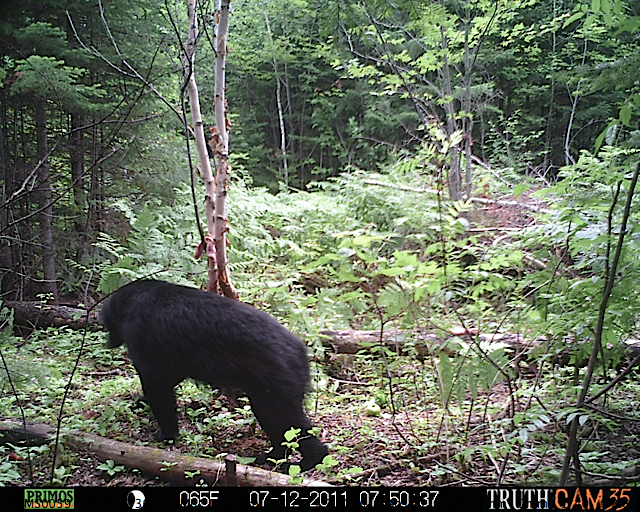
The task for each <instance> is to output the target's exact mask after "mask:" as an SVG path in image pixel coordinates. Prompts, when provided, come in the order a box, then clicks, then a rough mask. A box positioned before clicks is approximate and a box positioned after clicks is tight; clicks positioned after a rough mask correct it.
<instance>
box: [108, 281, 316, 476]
mask: <svg viewBox="0 0 640 512" xmlns="http://www.w3.org/2000/svg"><path fill="white" fill-rule="evenodd" d="M101 318H102V322H103V323H104V325H105V327H106V328H107V330H108V331H109V346H110V347H117V346H119V345H122V344H123V343H124V344H125V345H126V346H127V349H128V352H129V356H130V357H131V360H132V361H133V364H134V365H135V367H136V370H137V371H138V374H139V376H140V382H141V384H142V390H143V393H144V397H145V399H146V401H147V402H148V403H149V406H150V407H151V411H152V412H153V414H154V416H155V418H156V420H157V422H158V424H159V426H160V432H159V433H158V434H159V436H158V437H159V438H160V439H174V438H176V437H177V435H178V420H177V416H176V403H175V395H174V392H173V388H174V386H175V385H176V384H178V383H179V382H181V381H183V380H184V379H186V378H188V377H190V378H193V379H196V380H198V381H201V382H205V383H207V384H210V385H211V386H213V387H216V388H239V389H242V390H243V391H244V392H245V393H246V394H247V395H248V396H249V400H250V401H251V408H252V409H253V413H254V414H255V416H256V418H257V419H258V421H259V422H260V425H261V426H262V428H263V429H264V431H265V432H266V433H267V435H268V436H269V440H270V441H271V445H272V447H273V449H272V450H271V451H270V452H269V454H268V456H269V458H274V459H281V458H282V457H283V456H284V450H285V449H284V448H283V446H282V441H283V440H284V433H285V432H286V431H287V430H289V429H290V428H291V427H296V428H300V429H302V432H301V439H300V441H299V443H300V452H301V453H302V456H303V458H302V462H301V463H300V465H301V467H302V469H303V470H307V469H310V468H313V467H315V465H316V464H318V463H319V462H321V461H322V459H323V458H324V456H325V455H327V453H328V451H327V447H326V446H325V445H324V444H322V443H321V442H320V441H319V440H318V439H317V438H316V437H314V436H312V435H311V434H309V433H308V429H309V428H311V422H310V421H309V418H307V416H306V415H305V413H304V411H303V409H302V402H303V398H304V393H305V391H306V389H307V387H308V384H309V380H310V375H309V361H308V359H307V348H306V346H305V345H304V343H302V341H300V340H299V339H298V338H296V337H295V336H294V335H293V334H292V333H291V332H289V331H288V330H287V329H285V328H284V327H283V326H282V325H281V324H280V323H278V322H277V321H276V320H275V319H274V318H272V317H271V316H269V315H268V314H267V313H265V312H264V311H260V310H258V309H255V308H253V307H252V306H249V305H248V304H245V303H243V302H238V301H236V300H233V299H229V298H226V297H223V296H221V295H218V294H215V293H209V292H205V291H201V290H197V289H195V288H189V287H187V286H179V285H176V284H171V283H167V282H164V281H154V280H141V281H135V282H133V283H130V284H127V285H125V286H123V287H122V288H120V289H119V290H117V291H116V292H115V293H114V294H113V295H111V296H110V297H109V298H108V299H107V300H106V302H105V304H104V306H103V307H102V312H101ZM262 459H264V456H263V457H262Z"/></svg>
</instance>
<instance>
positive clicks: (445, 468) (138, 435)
mask: <svg viewBox="0 0 640 512" xmlns="http://www.w3.org/2000/svg"><path fill="white" fill-rule="evenodd" d="M472 222H474V223H476V222H477V224H480V225H481V226H483V227H486V228H490V227H491V226H499V227H501V228H505V227H507V228H515V227H523V226H525V225H528V224H529V223H531V222H532V218H531V217H530V214H529V213H528V212H527V211H525V210H522V209H520V208H515V207H511V208H504V207H499V206H496V205H488V206H487V207H486V208H483V209H480V210H476V211H475V212H474V214H473V217H472ZM488 233H490V231H489V232H488ZM481 236H482V235H481ZM487 236H488V237H491V238H495V236H498V235H495V236H492V235H491V234H488V235H487ZM123 357H124V352H123ZM363 357H368V359H367V360H366V361H367V362H363V361H365V360H364V359H361V356H359V355H354V356H345V357H344V358H342V359H339V360H338V361H333V371H331V368H329V367H330V366H331V365H332V363H331V361H326V367H323V370H325V371H326V372H327V373H328V374H329V377H328V379H327V382H325V383H324V385H323V388H324V389H323V390H321V391H317V392H314V393H312V394H311V395H310V397H309V400H308V404H307V410H308V412H309V415H310V417H311V419H312V422H313V423H314V424H315V425H317V426H318V427H319V428H320V433H319V437H320V439H321V440H323V442H325V443H327V444H328V446H329V448H330V453H331V455H332V457H333V459H335V461H337V464H336V465H335V466H334V467H332V468H331V469H329V470H326V471H324V472H321V471H318V470H312V471H309V472H307V473H305V475H304V476H305V477H308V478H311V479H314V480H319V481H325V482H327V483H330V484H333V485H353V486H355V485H357V486H421V487H424V486H446V485H453V486H463V485H464V486H492V485H497V484H499V483H501V484H515V483H528V484H538V485H543V484H545V483H546V484H552V483H553V482H554V481H557V480H556V478H557V472H558V468H559V467H560V466H561V464H562V455H563V446H564V442H565V440H566V434H565V433H564V432H563V431H562V426H561V425H560V424H559V423H558V422H557V421H555V416H554V412H553V410H548V411H547V412H548V416H549V417H550V418H552V419H551V420H549V421H548V422H547V423H545V424H544V425H538V427H539V428H538V430H537V431H536V432H535V433H536V435H537V436H538V437H537V439H536V440H535V441H534V440H533V439H534V436H533V431H532V435H531V437H530V438H529V439H528V440H524V441H523V442H522V443H513V444H511V448H510V449H506V451H505V445H508V441H509V439H513V438H514V436H518V429H517V428H516V427H514V425H513V423H512V421H511V415H510V414H509V408H510V407H514V410H515V411H524V412H525V413H526V411H527V407H529V405H530V403H531V402H530V400H531V398H530V396H531V395H527V393H526V392H524V393H522V394H519V391H523V390H524V391H526V390H527V389H531V387H532V386H534V382H535V379H536V376H535V373H534V372H529V373H528V374H523V375H521V376H520V377H519V379H517V381H514V382H517V384H516V389H513V387H512V388H511V389H510V388H509V386H508V385H507V383H506V381H502V382H497V383H496V384H495V385H493V386H492V387H491V389H490V391H489V392H488V393H487V392H485V391H482V390H478V393H477V395H476V396H471V394H470V392H467V396H466V400H465V401H464V403H462V404H460V405H459V406H455V407H453V409H455V410H452V409H450V410H448V411H446V412H444V411H443V407H442V404H441V401H440V400H439V398H438V395H437V393H438V392H437V389H438V388H437V386H436V385H434V384H433V381H432V382H431V384H430V385H431V387H430V388H429V385H428V384H427V385H425V384H424V382H425V381H426V380H425V377H424V375H425V374H429V372H430V373H431V374H434V373H435V372H434V371H433V370H429V368H425V366H426V365H425V364H423V363H421V362H419V361H417V360H415V359H411V358H408V357H404V358H402V360H401V361H400V362H399V364H398V366H396V367H394V368H395V369H394V373H393V378H396V377H397V378H398V379H400V380H401V381H402V382H403V383H404V384H402V385H401V386H400V387H401V388H402V389H401V390H399V391H397V390H396V391H394V393H397V396H395V397H394V398H393V401H394V404H396V405H395V407H396V409H395V411H394V410H393V408H392V407H391V405H390V404H389V403H386V404H383V407H382V410H381V411H380V414H379V415H375V414H374V415H371V414H369V411H366V412H365V406H366V404H367V403H370V402H371V397H372V396H374V395H375V391H376V389H378V390H382V392H383V393H387V392H388V391H389V388H388V379H387V378H386V377H384V372H380V374H379V375H378V376H377V377H374V378H373V379H372V378H371V375H372V374H371V373H368V374H367V373H366V372H365V374H364V375H363V373H362V371H363V367H364V366H365V365H366V364H369V365H371V364H372V363H371V361H372V360H374V363H373V364H376V363H375V358H373V359H372V357H371V355H369V356H363ZM321 366H322V364H321ZM380 367H381V365H380V364H379V363H378V368H380ZM105 369H106V368H105ZM121 369H122V366H120V370H118V371H121ZM369 370H371V366H369ZM556 370H557V369H554V370H553V371H554V372H555V371H556ZM557 371H562V370H557ZM126 374H127V377H128V378H132V379H133V378H135V377H136V374H135V371H134V370H133V368H132V367H129V370H128V371H126ZM97 378H98V379H100V378H104V379H108V378H109V377H108V376H106V377H97ZM412 379H413V381H421V380H422V383H421V384H420V385H419V386H416V387H415V388H413V389H412V388H411V385H407V383H411V382H412ZM396 385H397V383H396V384H394V386H396ZM198 389H199V392H198V393H196V394H197V397H196V398H193V396H194V395H193V394H191V395H189V394H188V393H182V392H179V393H178V414H179V423H180V429H181V437H180V438H179V439H178V440H177V441H176V443H175V444H174V445H172V446H167V445H163V444H162V443H156V442H155V441H154V440H153V435H154V433H155V428H156V426H155V422H154V421H153V417H152V414H151V412H150V411H149V409H148V408H146V409H144V410H139V411H136V413H137V415H138V417H139V418H140V421H132V422H130V423H129V422H127V421H120V423H119V425H118V426H117V428H115V429H114V428H113V426H111V427H110V429H111V430H112V431H115V432H116V435H115V437H116V438H117V439H118V440H120V441H124V442H136V441H137V442H140V441H142V442H143V443H144V444H148V445H150V446H156V447H159V448H162V449H166V450H175V451H179V452H182V453H185V454H191V455H196V456H200V455H204V456H208V457H215V456H216V454H225V453H234V454H236V455H237V456H239V457H251V456H255V455H256V454H258V453H261V452H263V451H265V450H267V449H268V448H269V443H268V439H267V438H266V436H265V434H264V433H263V432H262V430H261V429H260V428H259V427H256V425H255V423H254V422H253V419H252V416H251V414H250V412H249V411H248V401H247V400H246V399H244V398H241V399H240V400H239V401H238V404H239V405H238V406H237V407H234V405H233V404H232V403H231V402H229V400H228V399H227V398H226V397H225V396H224V395H219V396H218V395H215V394H212V393H211V392H210V390H209V388H207V387H206V386H202V387H201V388H200V387H199V388H198ZM534 389H535V387H534ZM134 392H135V390H131V394H132V396H133V395H134V394H135V393H134ZM617 392H618V393H622V395H621V396H618V397H617V398H616V400H615V402H614V401H612V404H614V403H615V404H616V406H618V407H621V406H622V407H625V408H626V409H627V410H615V411H613V412H612V413H611V414H613V415H614V416H615V417H616V418H617V420H618V421H619V425H618V427H619V428H615V429H610V430H607V429H605V428H602V425H598V424H596V427H595V428H594V434H593V435H592V439H593V441H594V442H596V443H598V446H607V447H608V450H607V451H606V452H604V453H603V452H602V451H598V450H594V456H596V457H599V458H600V461H601V462H602V460H603V459H604V460H610V461H611V464H616V463H617V462H620V461H630V460H635V459H638V458H639V455H640V454H639V453H638V450H637V448H636V446H637V445H636V443H635V433H636V432H638V431H640V422H639V421H635V420H634V419H632V418H633V416H634V410H633V407H634V406H633V404H634V403H635V396H634V395H633V391H631V392H629V391H628V390H627V391H621V390H617ZM74 393H75V394H76V395H77V396H76V398H80V399H81V397H82V394H81V393H82V390H77V389H76V390H74ZM625 393H626V395H625ZM527 396H529V398H526V397H527ZM551 396H553V393H551ZM413 397H416V400H413ZM540 398H541V396H537V397H536V398H535V399H534V400H537V401H538V402H539V403H540V404H541V405H542V408H543V409H544V408H545V407H548V406H549V404H551V407H552V406H553V399H551V400H550V401H545V403H544V404H543V402H542V401H541V400H540ZM547 398H548V396H547ZM115 399H116V398H114V397H112V398H109V400H115ZM542 400H543V401H544V400H545V399H544V398H542ZM108 403H109V402H108V401H107V400H105V401H104V402H103V404H108ZM92 407H94V406H92ZM545 410H546V409H545ZM196 411H199V412H196ZM82 414H84V415H85V417H86V418H90V417H92V416H93V415H94V414H99V413H95V411H94V410H93V409H92V408H91V407H87V410H84V411H83V412H82ZM207 422H209V423H207ZM198 423H199V425H196V424H198ZM202 424H206V425H208V427H207V428H206V429H205V432H206V434H201V432H203V429H202V428H201V427H202ZM603 424H604V423H603ZM496 425H497V426H496ZM106 435H107V437H114V436H113V435H112V432H111V433H110V432H107V433H106ZM520 435H521V434H520ZM194 440H195V441H194ZM492 446H495V450H492ZM478 447H482V448H481V449H480V450H479V449H478ZM212 454H213V455H212ZM48 460H50V459H49V458H48V457H45V456H43V457H42V458H41V459H40V460H38V459H36V461H35V465H36V470H37V471H38V473H39V474H46V472H47V471H46V464H48V462H47V461H48ZM39 463H41V464H42V467H38V464H39ZM63 463H64V464H65V465H66V466H67V467H68V468H70V471H69V473H68V474H67V475H66V476H65V480H64V484H65V485H66V486H149V485H159V484H160V482H159V481H158V480H157V479H153V478H148V477H145V476H144V475H142V474H140V473H139V472H138V471H135V470H134V471H132V470H127V469H126V468H124V467H121V468H119V469H118V471H116V472H113V474H108V473H107V472H105V471H103V470H100V469H98V466H99V465H100V461H98V460H97V459H96V458H95V457H94V456H93V455H92V454H90V453H69V452H65V454H64V462H63ZM350 470H351V471H352V472H350ZM498 475H502V477H500V478H499V477H498ZM598 476H599V475H595V474H594V475H592V477H593V478H597V477H598ZM161 485H166V484H161Z"/></svg>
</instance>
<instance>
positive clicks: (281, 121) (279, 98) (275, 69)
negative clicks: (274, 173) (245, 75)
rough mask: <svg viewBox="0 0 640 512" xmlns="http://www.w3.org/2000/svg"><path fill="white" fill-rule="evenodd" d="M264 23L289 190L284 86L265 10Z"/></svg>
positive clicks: (286, 185) (284, 168)
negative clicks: (269, 46) (268, 43)
mask: <svg viewBox="0 0 640 512" xmlns="http://www.w3.org/2000/svg"><path fill="white" fill-rule="evenodd" d="M264 21H265V24H266V26H267V34H268V35H269V42H270V43H271V53H272V59H271V62H272V65H273V74H274V75H275V78H276V104H277V105H278V123H279V125H280V152H281V153H282V172H283V177H284V186H285V188H289V166H288V163H287V137H286V128H285V124H284V112H283V109H282V92H281V89H282V84H281V80H280V73H279V72H278V62H277V60H276V57H275V46H274V45H273V35H272V34H271V25H270V24H269V15H268V14H267V9H266V8H265V10H264Z"/></svg>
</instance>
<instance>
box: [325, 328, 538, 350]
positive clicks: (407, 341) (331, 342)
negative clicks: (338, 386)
mask: <svg viewBox="0 0 640 512" xmlns="http://www.w3.org/2000/svg"><path fill="white" fill-rule="evenodd" d="M320 334H321V337H322V342H323V345H324V346H325V347H327V348H329V349H330V350H331V351H332V352H333V353H335V354H355V353H357V352H358V351H360V350H363V349H366V348H367V347H371V346H379V345H380V343H381V342H382V344H383V345H384V346H385V347H386V348H388V349H389V350H391V351H393V352H396V353H398V354H401V353H402V352H403V351H405V350H407V349H408V348H409V347H411V348H412V350H415V352H416V354H417V355H418V356H420V357H424V356H426V355H428V354H434V353H437V352H438V351H441V350H442V351H445V352H446V353H447V354H448V355H449V356H453V355H455V354H456V352H455V351H454V350H452V349H450V348H449V347H448V346H447V343H448V342H449V340H451V339H452V338H456V337H457V338H462V339H466V340H467V341H470V340H471V338H475V337H476V336H477V337H478V338H479V339H480V340H481V341H493V342H496V343H498V342H499V343H506V344H507V345H510V346H511V347H512V348H513V350H514V351H516V352H518V353H519V352H522V351H524V350H528V349H529V348H531V346H532V343H531V342H529V343H528V344H527V343H525V340H524V339H523V337H522V336H521V335H518V334H497V333H496V334H491V333H480V334H475V333H466V332H465V333H457V332H452V333H446V334H445V335H443V336H440V335H438V334H435V333H430V332H425V331H410V330H404V329H402V330H401V329H398V330H385V331H383V332H382V338H381V335H380V331H357V330H354V329H340V330H335V331H330V330H326V331H322V332H321V333H320Z"/></svg>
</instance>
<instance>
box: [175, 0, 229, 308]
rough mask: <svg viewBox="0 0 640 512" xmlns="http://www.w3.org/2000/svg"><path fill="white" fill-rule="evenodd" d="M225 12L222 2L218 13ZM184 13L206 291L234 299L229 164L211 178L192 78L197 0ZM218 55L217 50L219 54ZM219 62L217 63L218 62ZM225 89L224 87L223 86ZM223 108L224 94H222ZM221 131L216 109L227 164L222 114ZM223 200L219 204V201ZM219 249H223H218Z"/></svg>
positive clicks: (215, 136)
mask: <svg viewBox="0 0 640 512" xmlns="http://www.w3.org/2000/svg"><path fill="white" fill-rule="evenodd" d="M223 9H224V2H223V6H222V9H221V11H222V10H223ZM187 12H188V15H189V34H188V37H187V43H186V46H185V56H184V62H183V72H184V76H185V81H186V83H187V94H188V95H189V104H190V105H191V120H192V123H193V133H194V137H195V141H196V148H197V150H198V158H199V160H200V175H201V177H202V180H203V181H204V187H205V198H204V207H205V215H206V219H207V236H206V237H205V243H206V254H207V257H208V275H209V279H208V285H207V289H208V290H209V291H213V292H216V293H217V292H219V291H220V289H222V292H223V293H224V295H227V296H229V297H234V298H237V295H238V294H237V292H236V290H235V288H234V287H233V285H232V284H231V282H230V280H229V272H228V262H227V256H226V231H227V226H226V224H227V222H226V208H225V200H226V194H227V185H228V164H227V167H226V176H227V178H226V180H220V179H219V174H220V165H218V169H217V175H216V177H215V178H214V176H213V172H212V169H211V162H210V161H209V155H208V152H207V142H206V138H205V135H204V125H203V123H202V113H201V111H200V98H199V95H198V86H197V84H196V78H195V49H196V44H197V40H198V18H197V13H196V0H187ZM226 12H227V23H228V15H229V2H228V0H227V2H226ZM221 18H222V14H220V15H219V19H220V21H219V26H218V41H220V38H221V37H220V34H221V32H224V36H223V39H224V48H225V51H226V32H227V29H226V27H225V28H224V31H223V30H222V28H221V26H222V25H221V24H222V19H221ZM218 53H219V50H218ZM217 60H218V58H217V59H216V62H217ZM222 69H223V74H222V83H223V84H224V63H223V68H222ZM217 71H218V66H217V64H216V102H217V98H218V93H217V91H218V73H217ZM223 87H224V85H223ZM223 104H224V93H223ZM222 126H223V130H222V132H221V131H220V122H219V121H218V107H217V105H216V128H214V129H213V130H212V135H213V139H212V140H214V139H215V140H217V141H220V140H221V139H223V140H224V141H225V142H224V145H223V147H224V148H225V150H224V152H221V154H224V162H225V164H226V163H227V160H228V149H227V148H228V143H227V142H226V141H227V139H228V137H227V132H226V125H225V123H224V112H223V121H222ZM217 146H218V144H216V145H215V147H214V148H213V149H214V151H215V152H216V157H217V159H218V161H220V160H222V157H220V156H219V155H218V151H217ZM221 197H222V200H221ZM219 203H221V205H220V204H219ZM220 246H222V249H221V248H220Z"/></svg>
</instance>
